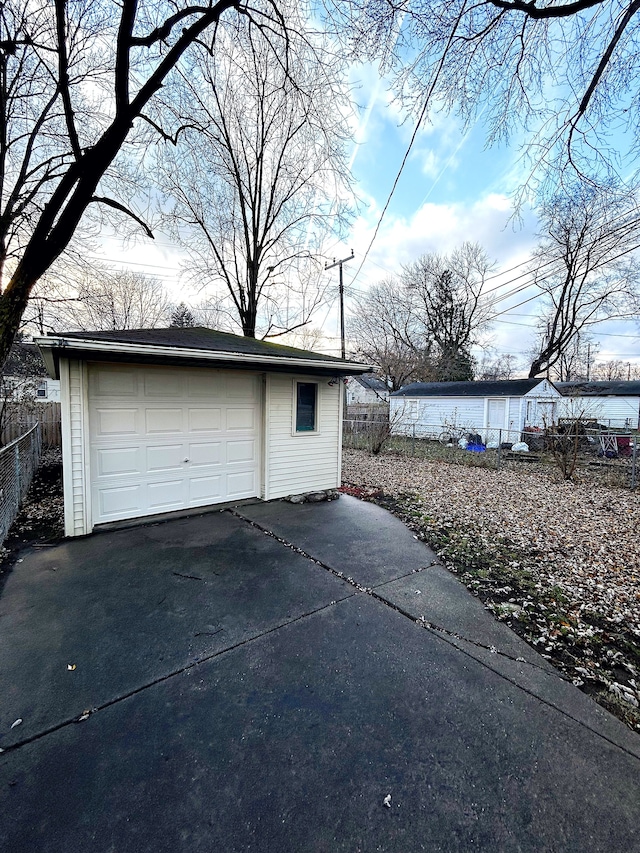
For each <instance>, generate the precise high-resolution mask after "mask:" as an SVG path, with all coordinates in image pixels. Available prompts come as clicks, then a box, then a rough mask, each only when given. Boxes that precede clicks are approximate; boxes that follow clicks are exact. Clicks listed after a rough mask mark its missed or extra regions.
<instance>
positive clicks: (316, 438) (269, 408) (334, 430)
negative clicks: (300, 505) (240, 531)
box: [264, 373, 343, 500]
mask: <svg viewBox="0 0 640 853" xmlns="http://www.w3.org/2000/svg"><path fill="white" fill-rule="evenodd" d="M295 380H297V381H299V382H317V384H318V412H317V417H318V429H317V430H316V431H315V432H307V433H295V430H294V392H295V384H294V381H295ZM329 382H333V384H332V385H329ZM266 385H267V388H266V395H265V396H266V401H265V426H266V439H265V454H266V464H265V468H266V470H265V489H264V498H265V499H266V500H272V499H274V498H282V497H286V496H287V495H295V494H302V493H304V492H312V491H319V490H321V489H335V488H337V487H338V486H339V485H340V460H339V448H340V394H341V393H342V388H343V384H342V382H341V381H340V382H334V381H333V380H331V379H330V377H317V376H315V377H314V376H309V377H306V376H295V377H294V376H291V375H289V374H282V375H280V374H275V373H274V374H268V375H267V379H266Z"/></svg>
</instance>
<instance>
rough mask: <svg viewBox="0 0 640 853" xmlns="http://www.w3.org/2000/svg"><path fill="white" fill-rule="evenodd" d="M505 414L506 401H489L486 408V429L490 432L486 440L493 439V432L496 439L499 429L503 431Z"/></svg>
mask: <svg viewBox="0 0 640 853" xmlns="http://www.w3.org/2000/svg"><path fill="white" fill-rule="evenodd" d="M506 414H507V401H506V400H489V405H488V407H487V427H488V429H489V430H491V435H490V436H489V437H488V439H487V440H490V439H491V438H494V435H493V433H494V432H495V433H496V435H495V438H497V431H498V430H499V429H504V424H505V420H506Z"/></svg>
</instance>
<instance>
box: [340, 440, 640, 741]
mask: <svg viewBox="0 0 640 853" xmlns="http://www.w3.org/2000/svg"><path fill="white" fill-rule="evenodd" d="M343 484H344V486H345V490H346V491H350V492H352V493H354V494H357V495H359V496H361V497H364V498H367V499H372V500H375V501H376V502H377V503H380V504H381V505H383V506H386V507H387V508H388V509H390V510H391V511H392V512H395V514H397V515H399V516H400V517H401V518H402V519H403V520H404V521H405V522H406V523H407V524H409V526H411V527H412V528H413V529H415V530H416V531H417V532H418V534H419V535H420V537H421V538H423V539H424V540H425V541H427V542H428V543H429V544H430V545H431V546H432V547H433V548H434V550H436V552H437V553H438V554H439V556H440V557H441V559H442V561H443V563H444V564H445V565H446V566H447V567H448V568H449V569H451V570H452V571H454V572H455V573H456V574H457V575H458V576H459V577H460V579H461V580H462V581H463V582H464V583H465V584H466V585H467V586H468V587H469V589H471V590H472V591H473V592H474V593H475V594H476V595H478V596H479V597H480V598H481V599H482V600H483V601H484V603H485V605H486V606H487V607H488V608H489V609H491V610H492V611H493V612H494V614H495V615H496V617H497V618H499V619H501V620H503V621H506V622H507V623H508V624H510V625H511V626H512V627H513V629H514V630H516V631H517V632H518V633H519V634H520V635H521V636H523V637H524V638H525V639H526V640H527V641H528V642H530V643H532V644H533V645H534V646H535V647H536V648H537V649H538V651H540V652H541V653H542V654H544V655H545V656H546V657H548V658H549V659H550V660H551V661H552V662H553V663H554V664H556V666H558V667H559V668H560V669H561V670H562V671H563V672H564V673H565V674H566V675H567V677H569V678H571V680H572V681H573V682H574V683H575V684H577V685H578V686H580V687H581V688H582V689H583V690H585V691H586V692H588V693H591V694H592V695H594V697H595V698H596V699H597V700H598V701H600V702H601V703H602V704H604V705H606V706H607V707H609V709H610V710H612V711H614V713H616V714H617V715H618V716H620V717H621V718H622V719H624V720H625V722H627V723H628V724H629V725H631V726H632V727H633V728H637V729H638V730H640V713H639V712H638V706H639V705H640V537H639V536H638V531H639V530H640V494H638V493H637V492H631V491H630V490H628V489H614V488H607V487H605V486H602V485H595V484H593V483H573V482H563V481H561V480H559V479H558V477H557V476H556V474H555V472H551V473H539V472H536V473H532V472H529V471H509V470H500V471H496V470H492V469H488V468H477V467H466V466H464V465H457V464H447V463H442V462H429V461H421V460H416V459H411V458H408V457H403V456H400V455H389V454H387V455H384V456H371V455H369V454H368V453H366V452H365V451H358V450H346V451H345V453H344V459H343Z"/></svg>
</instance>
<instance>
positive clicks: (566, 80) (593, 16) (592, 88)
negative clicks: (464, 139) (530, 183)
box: [325, 0, 640, 191]
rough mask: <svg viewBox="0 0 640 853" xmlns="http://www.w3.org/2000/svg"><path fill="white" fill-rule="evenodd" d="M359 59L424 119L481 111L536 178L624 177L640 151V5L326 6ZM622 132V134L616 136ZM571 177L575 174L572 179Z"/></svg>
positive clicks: (442, 2) (413, 2)
mask: <svg viewBox="0 0 640 853" xmlns="http://www.w3.org/2000/svg"><path fill="white" fill-rule="evenodd" d="M325 5H326V6H327V7H329V9H330V11H331V13H332V14H333V16H334V19H335V20H336V22H337V23H336V25H337V27H338V28H339V29H341V30H342V32H343V33H344V34H345V39H346V40H348V41H349V43H350V45H351V47H352V49H353V51H354V52H355V53H356V55H358V56H363V55H364V56H368V57H372V56H375V57H381V58H382V61H383V66H384V67H385V68H386V69H387V70H389V71H395V86H396V88H397V89H398V90H399V91H400V93H401V95H402V97H403V99H404V101H405V103H406V104H407V105H408V106H409V107H412V108H413V109H414V111H415V113H416V114H417V115H418V117H419V119H420V120H425V118H426V117H428V115H429V112H430V110H432V109H436V108H438V109H440V110H445V111H448V112H456V113H457V114H458V115H459V116H461V118H462V120H463V122H464V124H465V125H466V126H467V127H468V126H471V125H472V124H473V123H475V121H476V119H477V118H478V116H479V114H480V112H482V120H483V124H484V125H485V126H486V127H487V134H488V143H489V144H491V143H492V142H493V141H496V140H504V139H509V138H510V137H511V136H512V135H513V136H518V137H519V138H520V139H522V138H524V141H525V151H526V152H527V155H528V160H529V162H530V168H531V172H532V173H535V172H536V171H538V172H539V177H542V178H544V176H545V175H546V176H547V177H548V178H549V186H550V187H555V189H554V191H557V186H558V182H557V169H560V170H563V169H564V168H566V167H567V166H570V167H571V168H572V169H574V170H577V171H578V172H579V173H581V174H591V175H597V174H600V176H601V177H606V176H609V178H611V176H612V175H613V174H615V173H616V172H617V171H618V169H619V168H620V166H621V165H622V167H623V168H624V169H625V170H628V168H629V166H628V164H629V162H634V161H635V159H636V156H637V151H638V144H639V143H640V113H639V112H638V110H637V108H636V107H637V86H636V81H637V79H638V77H639V76H640V53H639V52H638V50H637V29H638V12H639V11H640V0H563V1H562V2H552V3H549V2H541V0H530V2H528V0H478V2H474V3H468V2H467V0H408V2H397V3H396V2H389V0H348V2H346V0H340V2H337V0H325ZM621 131H623V132H621ZM574 173H575V172H574Z"/></svg>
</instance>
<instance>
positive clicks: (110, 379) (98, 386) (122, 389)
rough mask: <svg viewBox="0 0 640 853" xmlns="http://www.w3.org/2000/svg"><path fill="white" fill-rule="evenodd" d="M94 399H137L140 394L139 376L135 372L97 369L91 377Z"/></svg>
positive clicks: (91, 391) (91, 390)
mask: <svg viewBox="0 0 640 853" xmlns="http://www.w3.org/2000/svg"><path fill="white" fill-rule="evenodd" d="M89 393H90V394H91V396H92V397H117V398H122V397H135V396H137V394H138V374H137V372H136V371H135V370H126V369H112V368H97V369H94V370H92V372H91V375H90V377H89Z"/></svg>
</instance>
